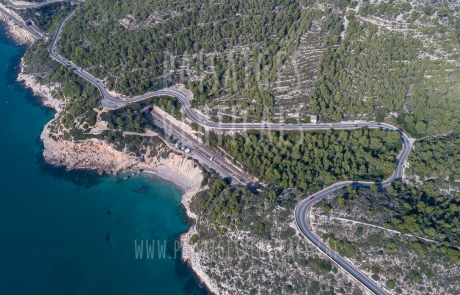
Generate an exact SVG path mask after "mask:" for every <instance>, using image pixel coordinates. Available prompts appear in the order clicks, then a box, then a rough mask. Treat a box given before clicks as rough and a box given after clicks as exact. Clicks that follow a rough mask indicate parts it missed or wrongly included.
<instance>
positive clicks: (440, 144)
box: [407, 134, 460, 190]
mask: <svg viewBox="0 0 460 295" xmlns="http://www.w3.org/2000/svg"><path fill="white" fill-rule="evenodd" d="M409 163H410V168H409V169H408V171H407V172H408V174H410V175H411V176H415V175H417V176H419V177H420V179H419V181H422V182H424V181H425V180H426V179H430V180H431V181H433V182H434V184H435V185H436V187H437V188H439V189H444V190H449V189H450V188H457V187H459V186H460V183H459V182H458V181H460V139H459V138H458V134H451V135H449V136H447V137H442V138H435V139H425V140H421V141H417V142H416V143H415V146H414V149H413V152H412V153H411V154H410V156H409Z"/></svg>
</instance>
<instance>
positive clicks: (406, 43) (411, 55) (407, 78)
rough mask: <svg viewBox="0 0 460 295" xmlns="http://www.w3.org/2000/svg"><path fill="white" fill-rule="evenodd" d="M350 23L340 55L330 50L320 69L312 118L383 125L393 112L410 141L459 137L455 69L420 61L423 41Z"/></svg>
mask: <svg viewBox="0 0 460 295" xmlns="http://www.w3.org/2000/svg"><path fill="white" fill-rule="evenodd" d="M377 33H378V29H377V26H374V25H372V24H368V23H364V24H360V23H359V22H357V21H354V20H350V23H349V25H348V36H347V38H346V40H345V41H344V42H343V43H342V45H341V46H340V48H339V49H338V50H328V51H326V52H325V54H324V55H323V61H322V63H321V66H320V75H319V85H318V88H317V90H316V91H315V92H314V94H313V95H312V97H311V101H312V104H311V109H310V112H311V113H319V114H321V115H322V116H323V117H324V118H329V119H331V120H341V119H342V118H346V119H350V118H351V119H356V118H359V114H365V117H367V118H368V119H373V118H374V117H376V118H377V120H380V121H382V120H383V118H384V117H386V116H388V115H389V114H390V112H396V113H398V114H399V115H400V117H398V118H397V119H396V120H395V123H398V124H399V125H400V126H401V127H403V128H404V129H405V130H407V131H408V132H409V133H410V134H411V135H412V136H415V137H417V136H422V135H432V134H442V133H446V132H449V131H452V130H456V131H458V129H459V126H460V124H459V123H460V122H459V118H460V102H459V100H458V99H457V98H458V96H459V94H460V92H459V91H460V87H459V85H458V76H459V75H460V71H459V70H458V69H457V68H456V67H455V66H454V65H453V64H451V63H447V62H444V61H439V60H438V61H430V60H422V59H420V56H419V54H420V51H421V50H422V44H421V41H420V40H419V39H417V38H413V37H404V35H403V33H398V32H391V31H388V32H386V33H385V34H377Z"/></svg>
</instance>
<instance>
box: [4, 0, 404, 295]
mask: <svg viewBox="0 0 460 295" xmlns="http://www.w3.org/2000/svg"><path fill="white" fill-rule="evenodd" d="M7 1H8V0H7ZM55 2H56V1H55ZM73 14H74V12H72V13H71V14H69V15H68V16H67V17H66V18H65V19H64V21H63V22H62V23H61V24H60V25H59V27H58V30H57V33H56V36H55V38H54V40H53V43H52V45H51V47H50V54H51V56H52V57H53V58H54V59H55V60H57V61H58V62H60V63H61V64H63V65H65V66H68V67H71V69H72V70H73V71H74V72H75V73H77V74H78V75H80V76H81V77H83V78H84V79H86V80H87V81H89V82H90V83H92V84H94V85H95V86H96V87H97V88H98V89H99V91H100V92H101V94H102V98H103V99H102V102H101V105H102V106H103V107H105V108H107V109H118V108H122V107H125V106H126V105H128V104H130V103H134V102H138V101H141V100H144V99H147V98H150V97H154V96H172V97H175V98H177V99H178V100H179V101H180V102H181V103H182V105H183V107H184V109H185V111H186V112H187V114H188V115H189V117H190V118H191V119H192V120H193V121H195V122H196V123H198V124H200V125H202V126H206V127H210V128H214V129H228V130H232V129H233V130H245V129H258V130H298V131H312V130H328V129H357V128H362V127H367V128H379V129H383V130H388V131H394V132H398V133H399V134H400V136H401V140H402V142H403V148H402V151H401V153H400V154H399V156H398V159H397V161H396V168H395V171H394V172H393V174H392V175H391V176H390V177H389V178H388V179H387V180H385V181H383V182H376V183H373V182H361V181H345V182H339V183H336V184H333V185H331V186H329V187H327V188H325V189H323V190H322V191H320V192H318V193H316V194H314V195H312V196H311V197H313V199H311V197H309V198H307V199H306V200H304V201H302V202H301V203H299V205H298V206H297V207H296V210H295V219H296V223H297V226H298V227H299V230H300V231H301V232H302V233H303V234H304V235H305V237H306V238H307V239H308V240H309V241H310V242H311V243H313V244H314V245H316V247H318V249H320V250H321V251H322V252H324V253H325V254H326V255H327V256H329V257H330V259H332V260H333V261H335V262H336V263H337V264H338V265H340V266H341V267H342V268H343V269H345V270H346V271H347V272H348V273H349V274H350V275H352V276H353V277H355V278H356V279H357V280H358V281H359V282H360V283H362V284H363V285H364V286H365V287H366V288H367V289H369V290H370V291H371V292H373V293H375V294H378V295H380V294H386V292H385V291H384V290H383V289H381V288H380V287H378V286H377V285H376V284H375V283H374V282H373V281H372V280H371V279H369V278H368V277H366V276H365V275H364V274H362V273H361V272H360V271H359V270H357V269H356V268H355V267H353V265H351V264H350V263H349V262H348V261H347V260H346V259H344V258H342V257H341V256H340V255H339V254H338V253H336V252H335V251H333V250H332V249H331V248H329V247H328V246H327V245H326V244H324V243H323V242H322V241H321V240H320V239H319V238H318V237H317V236H316V235H315V234H313V233H312V232H311V230H310V228H309V226H308V222H307V214H308V211H309V209H310V208H311V206H312V205H313V204H315V203H316V202H319V201H320V200H322V199H324V198H326V197H327V196H328V195H330V194H332V193H334V192H335V191H337V190H339V189H342V188H345V187H347V186H349V185H352V186H355V187H366V188H369V187H370V186H371V185H372V184H375V185H377V186H378V187H379V188H385V187H387V186H389V185H390V184H391V182H393V181H394V180H397V179H400V178H401V177H402V173H403V165H404V163H405V161H406V160H407V157H408V155H409V153H410V148H411V144H410V142H409V139H408V137H407V136H406V135H405V134H404V133H403V132H402V131H401V130H399V129H397V128H396V127H394V126H391V125H388V124H384V123H376V122H367V123H334V124H331V123H329V124H284V123H268V122H267V123H215V122H210V121H207V120H205V119H203V118H202V117H200V116H199V115H198V114H196V113H195V111H194V110H193V109H192V107H191V105H190V101H191V99H192V94H191V93H190V92H189V91H187V90H186V89H183V88H180V87H169V88H165V89H162V90H158V91H152V92H148V93H145V94H143V95H138V96H135V97H130V98H124V97H118V96H115V95H111V94H110V93H109V92H108V90H107V88H106V86H105V85H104V84H103V83H102V82H101V81H99V80H98V79H97V78H95V77H94V76H92V75H91V74H89V73H88V72H86V71H85V70H84V69H81V68H79V67H78V66H76V65H75V64H73V63H72V62H71V61H69V60H66V59H65V58H63V57H62V56H61V55H59V53H58V52H57V50H56V47H57V42H58V41H59V38H60V37H61V33H62V27H63V26H64V24H65V22H66V21H67V20H68V19H69V18H71V17H72V16H73ZM176 131H177V130H176ZM203 157H204V158H206V156H204V155H203ZM209 164H210V165H212V164H213V163H209ZM218 169H220V168H218ZM221 172H222V173H226V172H225V171H221Z"/></svg>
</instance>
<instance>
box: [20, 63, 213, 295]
mask: <svg viewBox="0 0 460 295" xmlns="http://www.w3.org/2000/svg"><path fill="white" fill-rule="evenodd" d="M24 67H25V65H24V63H23V62H22V61H21V72H20V74H19V75H18V78H17V80H18V81H21V82H23V83H24V85H25V86H26V87H27V88H30V89H31V90H32V91H33V93H34V94H35V95H37V96H39V97H40V98H41V99H42V103H43V105H45V106H47V107H50V108H53V109H54V110H55V111H56V114H55V118H54V119H53V120H51V121H50V122H48V123H47V124H46V125H45V127H44V128H43V131H42V133H41V136H40V139H41V140H42V142H43V146H44V150H43V156H44V158H45V160H46V161H47V162H48V163H51V164H54V165H56V166H64V167H66V168H67V169H91V170H97V171H98V172H99V173H101V174H102V173H108V174H117V173H119V172H127V171H129V170H133V171H136V172H140V171H147V172H154V174H156V175H157V176H159V177H160V178H163V179H165V180H167V181H170V182H172V183H174V184H176V185H178V186H180V187H181V188H183V189H184V190H185V194H184V195H183V197H182V204H183V205H184V207H185V209H186V214H187V216H188V217H189V218H191V219H193V220H196V218H197V216H196V215H195V214H194V213H193V212H191V210H190V206H189V205H190V202H191V200H192V199H193V197H194V196H195V195H196V194H197V193H198V192H200V191H201V190H202V189H203V188H201V182H202V180H203V175H202V172H201V169H200V167H198V166H197V165H196V164H195V162H194V161H193V160H192V159H189V158H187V157H186V156H185V155H178V154H174V153H170V154H169V156H168V157H167V158H161V157H148V156H147V157H144V158H143V159H141V158H140V157H136V156H134V155H132V154H130V153H125V152H122V151H117V150H115V149H114V148H112V147H111V146H110V145H109V144H108V143H107V142H105V141H103V140H100V139H95V138H92V139H86V140H82V141H76V142H74V141H67V140H63V139H58V140H55V137H54V136H51V135H54V134H53V133H52V131H51V124H52V123H53V122H55V120H57V118H58V117H59V115H60V113H61V112H62V111H63V110H64V107H65V103H66V102H65V101H64V100H58V99H56V98H54V97H53V95H52V93H53V90H54V89H56V88H57V87H59V85H41V84H39V83H38V82H37V81H36V79H35V77H34V76H33V75H28V74H25V73H24ZM195 232H196V229H195V227H194V225H192V226H191V227H190V229H189V230H188V231H187V232H186V233H184V234H182V235H181V237H180V242H181V245H182V247H183V257H182V259H183V260H184V261H185V262H187V263H188V264H189V265H190V267H191V268H192V270H193V271H194V272H195V274H196V275H197V276H198V278H199V279H200V280H201V282H202V283H203V284H204V285H205V286H206V287H207V288H208V290H209V291H210V292H211V293H213V294H218V291H217V290H218V289H217V287H216V286H215V285H214V284H213V283H212V282H211V280H210V278H209V276H208V275H207V274H206V273H205V271H204V269H203V268H202V266H201V265H200V263H199V257H196V256H197V255H194V252H193V248H192V247H191V245H190V244H189V240H190V236H191V235H193V234H194V233H195Z"/></svg>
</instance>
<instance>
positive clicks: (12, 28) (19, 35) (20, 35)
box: [0, 3, 35, 45]
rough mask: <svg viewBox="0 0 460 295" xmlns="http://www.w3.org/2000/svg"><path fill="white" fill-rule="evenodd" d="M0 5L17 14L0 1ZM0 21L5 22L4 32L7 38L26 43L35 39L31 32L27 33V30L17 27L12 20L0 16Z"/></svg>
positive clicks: (19, 43)
mask: <svg viewBox="0 0 460 295" xmlns="http://www.w3.org/2000/svg"><path fill="white" fill-rule="evenodd" d="M0 7H1V8H2V9H4V10H5V11H7V12H8V13H10V14H13V15H17V14H16V13H15V12H14V11H11V10H10V9H8V7H6V6H4V5H2V4H1V3H0ZM0 22H2V23H3V24H5V27H6V34H7V35H8V37H9V38H11V39H12V40H14V41H15V42H16V44H18V45H26V44H30V43H32V42H34V41H35V37H34V36H33V35H32V34H31V33H29V31H27V30H25V29H23V28H21V27H19V26H18V25H17V24H15V23H14V22H13V21H12V20H9V19H5V18H1V17H0Z"/></svg>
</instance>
